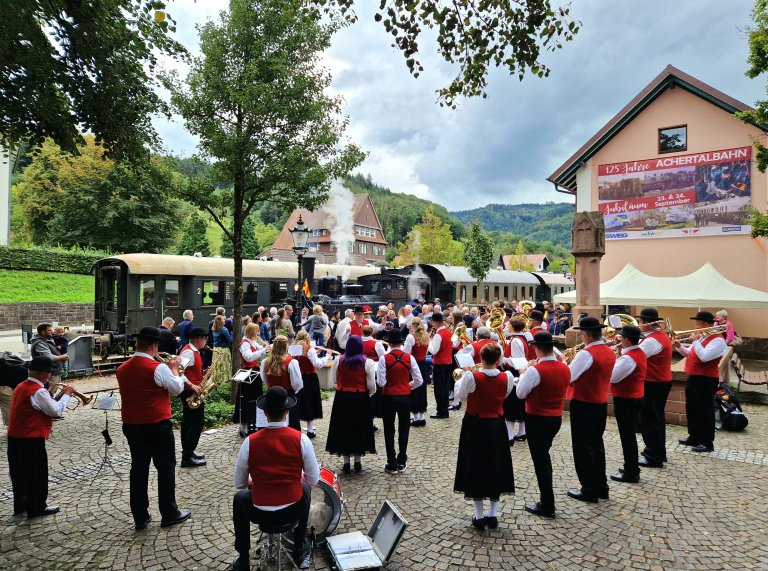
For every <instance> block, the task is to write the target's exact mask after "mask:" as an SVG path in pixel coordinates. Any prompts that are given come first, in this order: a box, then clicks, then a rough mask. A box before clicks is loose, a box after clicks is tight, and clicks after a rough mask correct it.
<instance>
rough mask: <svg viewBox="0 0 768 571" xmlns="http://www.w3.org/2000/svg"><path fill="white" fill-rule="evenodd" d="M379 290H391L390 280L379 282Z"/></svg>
mask: <svg viewBox="0 0 768 571" xmlns="http://www.w3.org/2000/svg"><path fill="white" fill-rule="evenodd" d="M381 289H387V290H391V289H392V280H381Z"/></svg>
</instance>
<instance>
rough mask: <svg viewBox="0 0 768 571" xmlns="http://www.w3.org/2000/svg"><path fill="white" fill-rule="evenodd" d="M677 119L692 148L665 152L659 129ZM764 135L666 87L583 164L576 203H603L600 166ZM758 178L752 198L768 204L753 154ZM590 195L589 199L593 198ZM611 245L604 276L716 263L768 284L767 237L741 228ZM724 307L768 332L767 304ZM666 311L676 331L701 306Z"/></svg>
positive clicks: (738, 320) (592, 206)
mask: <svg viewBox="0 0 768 571" xmlns="http://www.w3.org/2000/svg"><path fill="white" fill-rule="evenodd" d="M677 125H687V126H688V150H686V151H685V152H681V153H665V154H663V155H659V153H658V142H657V141H658V129H660V128H665V127H673V126H677ZM761 135H762V136H763V137H764V134H763V133H762V131H760V130H758V129H756V128H755V127H752V126H751V125H745V124H744V123H742V122H740V121H738V120H737V119H735V118H734V117H733V116H732V115H731V114H729V113H727V112H725V111H723V110H721V109H720V108H718V107H715V106H714V105H712V104H711V103H708V102H707V101H705V100H704V99H701V98H700V97H697V96H695V95H693V94H691V93H689V92H688V91H684V90H682V89H667V90H666V91H664V92H663V93H662V94H661V95H660V96H659V97H658V98H657V99H656V100H655V101H654V102H653V103H651V104H650V105H649V106H648V107H647V108H646V109H645V110H644V111H642V112H641V113H640V114H639V115H638V116H637V117H636V118H635V119H634V120H633V121H632V122H631V123H629V124H628V125H627V126H626V127H625V128H624V129H623V130H622V131H621V132H619V133H618V134H617V135H616V136H614V137H613V139H611V141H610V142H609V143H608V144H607V145H606V146H605V147H603V148H602V149H601V150H600V151H599V152H598V153H597V154H596V155H595V156H594V157H592V159H591V160H589V161H588V162H587V164H586V165H585V166H584V167H582V168H581V169H580V170H579V172H578V174H577V184H578V186H579V188H578V190H577V200H576V209H577V211H583V210H598V206H597V201H598V195H597V177H598V174H597V173H598V169H597V166H598V165H601V164H608V163H618V162H624V161H632V160H644V159H653V158H656V157H660V156H663V157H668V156H678V155H687V154H691V153H697V152H705V151H716V150H721V149H730V148H734V147H745V146H749V145H751V144H752V138H753V137H758V136H761ZM753 157H754V151H753ZM587 180H589V181H590V184H591V188H590V192H589V193H587V192H584V190H585V189H584V188H583V186H582V185H583V181H584V182H586V181H587ZM751 180H752V182H751V192H752V205H753V206H754V207H755V208H757V209H759V210H761V211H765V210H766V206H768V176H766V174H764V173H761V172H760V171H759V170H758V169H757V167H756V166H755V161H754V158H753V160H752V173H751ZM587 196H589V200H590V203H589V204H586V202H587V200H585V199H586V197H587ZM605 247H606V253H605V256H604V257H603V259H602V263H601V267H600V281H601V282H605V281H606V280H608V279H610V278H612V277H614V276H615V275H616V274H617V273H618V272H619V271H620V270H621V269H622V268H623V267H624V265H625V264H626V263H627V262H630V263H632V264H633V265H634V266H635V267H637V268H638V269H639V270H641V271H643V272H645V273H647V274H650V275H655V276H683V275H686V274H689V273H691V272H693V271H695V270H697V269H699V268H700V267H701V266H702V265H704V264H705V263H706V262H711V263H712V265H714V266H715V268H717V270H718V271H720V272H721V273H722V274H723V275H724V276H725V277H727V278H728V279H730V280H732V281H734V282H736V283H738V284H741V285H744V286H747V287H751V288H755V289H759V290H762V291H768V242H766V240H765V239H763V238H752V237H751V236H749V235H737V236H694V237H690V238H653V239H645V240H608V241H606V244H605ZM701 309H708V310H712V311H716V310H718V309H721V308H717V307H715V308H712V307H709V308H705V307H702V308H701ZM725 309H727V310H728V313H729V318H730V319H731V321H732V322H733V323H734V325H735V327H736V328H737V330H738V332H739V333H740V334H741V335H744V336H750V337H768V310H755V309H741V310H738V309H734V310H731V309H728V308H725ZM659 312H660V314H662V315H665V316H669V317H671V318H672V321H673V327H674V328H675V329H676V330H682V329H690V328H691V327H692V325H691V324H692V322H691V321H689V320H688V319H687V318H688V317H689V316H692V315H693V314H695V310H692V309H674V308H659Z"/></svg>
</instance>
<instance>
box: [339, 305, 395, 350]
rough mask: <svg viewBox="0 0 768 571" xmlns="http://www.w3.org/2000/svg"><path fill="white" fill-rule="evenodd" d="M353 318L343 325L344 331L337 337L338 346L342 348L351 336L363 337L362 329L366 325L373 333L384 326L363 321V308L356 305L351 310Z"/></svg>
mask: <svg viewBox="0 0 768 571" xmlns="http://www.w3.org/2000/svg"><path fill="white" fill-rule="evenodd" d="M352 312H353V317H352V319H350V320H349V323H347V324H345V327H344V331H343V333H342V334H341V336H340V337H339V344H340V345H341V346H342V347H346V345H347V340H348V339H349V338H350V337H351V336H352V335H357V336H358V337H361V338H362V337H363V327H365V326H366V325H370V326H371V329H372V330H373V331H372V332H373V333H375V332H376V331H379V330H380V329H382V328H383V327H384V326H383V325H382V324H380V323H374V322H373V320H371V319H365V308H364V307H363V306H362V305H356V306H355V307H354V308H353V309H352ZM339 327H341V323H339Z"/></svg>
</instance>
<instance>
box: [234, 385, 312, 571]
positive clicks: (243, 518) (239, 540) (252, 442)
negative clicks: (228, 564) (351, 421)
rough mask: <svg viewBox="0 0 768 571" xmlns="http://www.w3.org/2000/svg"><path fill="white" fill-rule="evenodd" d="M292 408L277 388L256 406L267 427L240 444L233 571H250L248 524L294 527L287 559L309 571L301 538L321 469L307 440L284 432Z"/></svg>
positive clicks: (290, 397) (292, 400) (291, 399)
mask: <svg viewBox="0 0 768 571" xmlns="http://www.w3.org/2000/svg"><path fill="white" fill-rule="evenodd" d="M296 402H297V400H296V397H295V396H293V395H291V394H288V392H287V391H286V390H285V389H284V388H283V387H277V386H275V387H272V388H270V389H269V390H268V391H267V394H265V395H263V396H260V397H259V398H258V399H257V401H256V406H258V407H259V408H260V409H262V410H263V411H264V414H265V415H266V417H267V420H268V424H267V426H266V428H265V429H264V430H259V431H258V432H255V433H254V434H251V435H250V436H249V437H248V438H246V439H245V440H243V444H242V445H241V446H240V453H239V454H238V456H237V462H236V464H235V473H234V478H233V479H234V484H235V488H237V490H238V491H237V492H236V493H235V498H234V500H233V502H232V520H233V523H234V528H235V549H236V550H237V553H238V557H237V559H235V562H234V565H233V566H232V569H233V571H248V570H249V569H250V561H249V552H250V549H251V533H250V523H251V522H253V523H261V524H267V525H273V526H279V525H283V524H289V523H291V522H294V521H295V522H297V525H296V527H295V528H294V530H293V545H294V549H293V551H292V553H291V555H292V557H293V560H294V562H295V563H296V566H297V567H298V568H299V569H309V549H308V546H307V545H306V541H305V536H306V533H307V522H308V520H309V505H310V493H311V489H312V486H314V485H315V484H317V481H318V479H319V478H320V468H319V466H318V464H317V458H316V457H315V451H314V449H313V448H312V443H311V442H310V440H309V438H307V436H306V435H305V434H302V433H301V432H300V431H298V430H294V429H293V428H291V427H289V426H288V420H287V418H286V415H287V414H288V410H289V409H291V408H293V407H294V406H295V405H296ZM249 479H250V482H249ZM249 487H250V488H251V489H248V488H249Z"/></svg>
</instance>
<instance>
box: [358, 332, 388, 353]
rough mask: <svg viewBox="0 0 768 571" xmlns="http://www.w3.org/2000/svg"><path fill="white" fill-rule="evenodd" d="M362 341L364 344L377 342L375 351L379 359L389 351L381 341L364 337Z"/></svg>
mask: <svg viewBox="0 0 768 571" xmlns="http://www.w3.org/2000/svg"><path fill="white" fill-rule="evenodd" d="M361 339H362V341H363V343H365V342H366V341H376V345H374V349H375V351H376V356H377V357H379V358H381V356H382V355H386V354H387V350H386V349H385V348H384V343H382V342H381V341H378V340H377V339H375V338H374V337H362V338H361Z"/></svg>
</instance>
